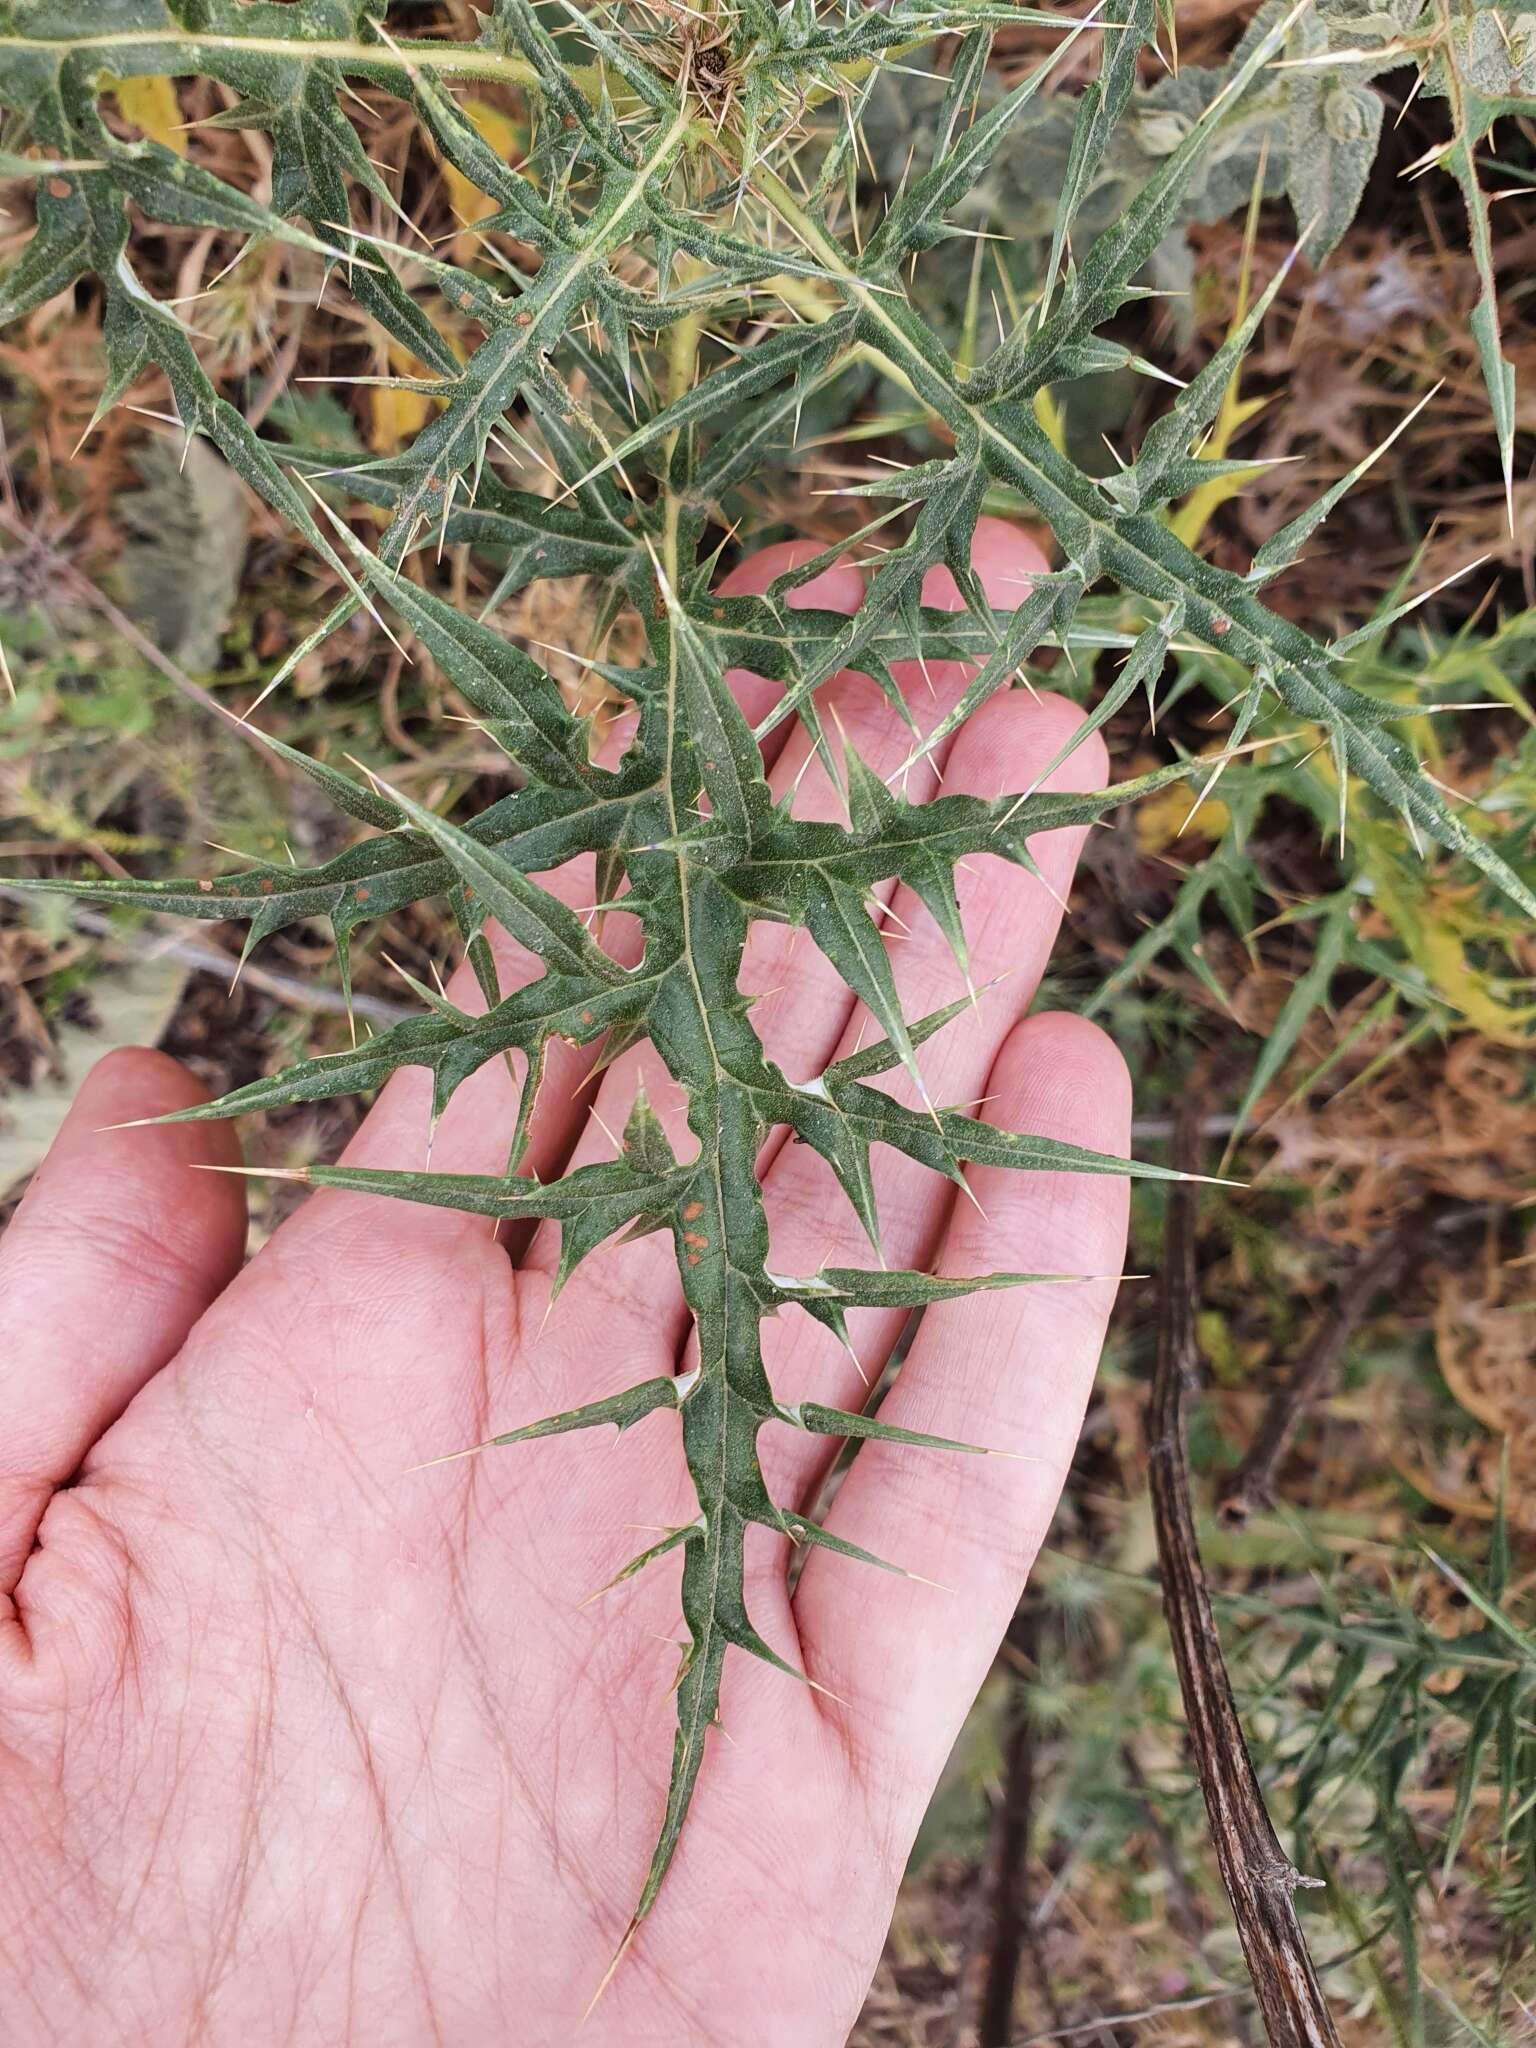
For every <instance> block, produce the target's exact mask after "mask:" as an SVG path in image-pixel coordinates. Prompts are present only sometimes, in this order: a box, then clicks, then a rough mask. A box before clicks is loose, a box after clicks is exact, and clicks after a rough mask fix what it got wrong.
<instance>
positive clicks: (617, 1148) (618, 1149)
mask: <svg viewBox="0 0 1536 2048" xmlns="http://www.w3.org/2000/svg"><path fill="white" fill-rule="evenodd" d="M587 1113H588V1115H589V1116H590V1117H591V1119H592V1121H593V1123H595V1124H596V1125H597V1128H598V1129H599V1130H600V1131H601V1132H602V1134H603V1136H604V1137H605V1138H606V1139H607V1140H608V1142H609V1144H610V1145H611V1146H612V1147H613V1150H614V1155H615V1157H617V1158H622V1157H623V1154H624V1147H623V1146H622V1145H621V1144H620V1143H619V1141H618V1139H617V1138H616V1137H615V1136H614V1135H613V1133H612V1131H610V1130H609V1128H608V1126H607V1125H606V1124H605V1123H604V1122H603V1120H602V1118H601V1117H600V1116H599V1115H598V1113H597V1104H596V1103H593V1105H592V1107H591V1109H590V1110H589V1111H588V1112H587Z"/></svg>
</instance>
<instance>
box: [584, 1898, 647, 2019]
mask: <svg viewBox="0 0 1536 2048" xmlns="http://www.w3.org/2000/svg"><path fill="white" fill-rule="evenodd" d="M639 1930H640V1922H639V1921H638V1920H631V1921H630V1923H629V1925H628V1927H627V1928H626V1929H625V1930H624V1939H623V1940H622V1941H621V1942H620V1943H619V1945H618V1947H617V1948H616V1949H615V1950H614V1952H613V1961H612V1962H611V1963H610V1964H609V1965H608V1967H607V1969H606V1970H604V1972H603V1974H602V1979H601V1981H600V1982H599V1984H598V1987H597V1989H596V1990H595V1991H594V1992H593V1994H592V1996H591V1998H590V1999H588V2001H587V2007H586V2010H585V2011H584V2012H583V2014H582V2016H581V2018H580V2019H579V2020H578V2021H577V2022H576V2024H577V2026H578V2027H584V2026H585V2025H586V2024H587V2021H588V2020H589V2019H591V2017H592V2015H593V2013H595V2012H596V2011H597V2007H598V2001H599V2000H600V1999H601V1998H602V1995H603V1993H604V1992H605V1991H606V1990H607V1989H608V1986H609V1985H610V1984H611V1983H612V1982H613V1979H614V1973H615V1972H616V1971H617V1969H618V1967H619V1965H620V1963H622V1962H623V1960H624V1958H625V1956H626V1954H627V1953H628V1951H629V1944H630V1943H631V1942H632V1941H633V1940H634V1938H635V1936H636V1934H637V1933H638V1932H639Z"/></svg>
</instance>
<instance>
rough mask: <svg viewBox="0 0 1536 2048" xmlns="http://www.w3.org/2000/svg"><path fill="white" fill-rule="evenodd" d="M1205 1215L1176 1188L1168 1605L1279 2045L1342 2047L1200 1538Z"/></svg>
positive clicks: (1153, 1432) (1164, 1511)
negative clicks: (1197, 1419)
mask: <svg viewBox="0 0 1536 2048" xmlns="http://www.w3.org/2000/svg"><path fill="white" fill-rule="evenodd" d="M1198 1117H1199V1110H1198V1091H1195V1090H1191V1091H1190V1094H1189V1095H1188V1096H1187V1097H1186V1099H1185V1106H1184V1110H1183V1113H1182V1114H1181V1116H1180V1119H1179V1125H1178V1129H1177V1131H1176V1133H1175V1138H1174V1146H1175V1163H1176V1164H1177V1165H1178V1166H1180V1167H1181V1168H1182V1169H1183V1170H1184V1171H1185V1172H1186V1173H1192V1172H1195V1171H1197V1170H1198V1165H1199V1156H1200V1146H1199V1138H1198ZM1195 1213H1196V1192H1195V1185H1194V1183H1193V1182H1191V1181H1187V1180H1186V1181H1179V1182H1177V1183H1175V1185H1174V1186H1173V1187H1172V1188H1171V1189H1170V1191H1169V1202H1168V1229H1167V1237H1166V1241H1165V1249H1164V1256H1163V1274H1162V1298H1161V1301H1160V1303H1159V1313H1158V1344H1157V1368H1156V1373H1155V1376H1154V1379H1153V1383H1152V1401H1151V1407H1150V1409H1149V1412H1148V1428H1149V1432H1150V1439H1151V1440H1150V1444H1149V1451H1150V1468H1151V1470H1150V1477H1151V1491H1152V1511H1153V1517H1154V1520H1155V1523H1156V1527H1157V1555H1158V1563H1159V1566H1160V1569H1161V1572H1162V1580H1163V1608H1164V1612H1165V1613H1166V1615H1167V1617H1168V1629H1169V1634H1170V1636H1171V1638H1172V1643H1173V1657H1174V1663H1175V1665H1176V1666H1177V1669H1178V1674H1179V1690H1180V1692H1181V1693H1182V1694H1183V1698H1184V1713H1185V1717H1186V1719H1187V1721H1188V1724H1189V1745H1190V1749H1191V1751H1192V1752H1193V1755H1194V1761H1195V1768H1196V1771H1197V1773H1198V1775H1199V1778H1200V1789H1201V1791H1202V1792H1203V1793H1204V1795H1205V1808H1206V1812H1207V1814H1208V1815H1209V1816H1210V1823H1211V1833H1212V1836H1213V1839H1214V1841H1215V1845H1216V1860H1217V1863H1218V1864H1219V1866H1220V1869H1221V1878H1222V1883H1223V1884H1224V1885H1225V1886H1226V1891H1227V1896H1228V1898H1229V1899H1230V1900H1231V1901H1232V1912H1233V1917H1234V1918H1235V1919H1236V1921H1237V1931H1238V1934H1239V1935H1240V1937H1241V1939H1242V1944H1243V1954H1244V1956H1245V1957H1246V1959H1247V1963H1248V1974H1249V1976H1250V1977H1251V1978H1252V1980H1253V1988H1254V1992H1255V1995H1256V1996H1257V1999H1258V2003H1259V2010H1260V2012H1261V2013H1262V2014H1263V2017H1264V2026H1265V2030H1266V2032H1267V2033H1268V2036H1269V2040H1270V2044H1271V2048H1339V2037H1338V2035H1337V2033H1336V2032H1335V2031H1334V2025H1333V2021H1332V2019H1331V2017H1330V2016H1329V2012H1328V2006H1327V2003H1326V2001H1325V1999H1324V1997H1323V1993H1322V1988H1321V1986H1320V1985H1319V1984H1318V1981H1317V1973H1316V1971H1315V1970H1314V1969H1313V1967H1312V1958H1311V1957H1310V1955H1309V1954H1308V1953H1307V1945H1306V1942H1305V1940H1304V1938H1303V1936H1302V1932H1301V1926H1300V1923H1299V1922H1298V1920H1297V1917H1296V1906H1295V1897H1294V1895H1295V1892H1296V1889H1297V1887H1298V1886H1302V1885H1308V1886H1310V1885H1315V1884H1317V1883H1318V1882H1319V1880H1318V1879H1316V1878H1308V1877H1303V1876H1302V1874H1301V1873H1300V1872H1299V1871H1298V1870H1296V1869H1295V1868H1294V1867H1293V1865H1292V1864H1291V1862H1290V1859H1289V1858H1288V1857H1287V1856H1286V1854H1285V1852H1284V1850H1283V1849H1282V1848H1281V1846H1280V1842H1279V1838H1278V1837H1277V1835H1276V1834H1275V1830H1274V1826H1273V1824H1272V1822H1271V1821H1270V1818H1269V1813H1268V1810H1267V1809H1266V1807H1265V1804H1264V1795H1263V1793H1262V1792H1261V1791H1260V1789H1259V1781H1258V1778H1257V1776H1256V1775H1255V1772H1254V1768H1253V1764H1252V1761H1251V1760H1250V1758H1249V1755H1248V1748H1247V1744H1246V1743H1245V1742H1244V1740H1243V1731H1242V1727H1241V1724H1240V1723H1239V1721H1238V1717H1237V1706H1236V1703H1235V1702H1234V1700H1233V1698H1232V1686H1231V1682H1230V1681H1229V1679H1228V1677H1227V1667H1226V1664H1225V1662H1224V1661H1223V1659H1222V1654H1221V1641H1220V1638H1219V1637H1218V1635H1217V1633H1216V1623H1215V1620H1214V1618H1213V1616H1212V1613H1211V1600H1210V1593H1209V1590H1208V1589H1207V1586H1206V1582H1205V1569H1204V1566H1203V1565H1202V1563H1201V1561H1200V1551H1199V1546H1198V1544H1197V1542H1196V1540H1195V1520H1194V1511H1193V1508H1192V1505H1191V1501H1190V1491H1189V1467H1188V1464H1187V1462H1186V1460H1185V1456H1184V1434H1183V1402H1184V1393H1185V1390H1186V1388H1189V1387H1191V1386H1194V1385H1195V1384H1197V1382H1198V1377H1199V1348H1198V1345H1197V1341H1196V1337H1195V1307H1196V1296H1195Z"/></svg>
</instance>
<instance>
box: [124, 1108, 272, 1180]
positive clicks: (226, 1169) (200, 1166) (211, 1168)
mask: <svg viewBox="0 0 1536 2048" xmlns="http://www.w3.org/2000/svg"><path fill="white" fill-rule="evenodd" d="M158 1122H159V1118H158V1117H153V1116H141V1117H139V1118H138V1119H137V1120H136V1121H135V1122H134V1123H131V1124H107V1125H105V1126H104V1128H105V1129H106V1130H109V1131H133V1130H137V1129H138V1127H139V1125H140V1124H153V1123H158ZM187 1164H188V1165H189V1166H190V1167H191V1168H192V1171H193V1172H194V1173H239V1174H243V1175H244V1176H245V1178H246V1179H247V1180H296V1181H299V1182H301V1183H302V1184H303V1185H304V1186H305V1187H308V1186H309V1168H308V1167H307V1166H215V1165H214V1164H213V1163H212V1161H211V1160H200V1159H191V1160H188V1162H187Z"/></svg>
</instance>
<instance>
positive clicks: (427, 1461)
mask: <svg viewBox="0 0 1536 2048" xmlns="http://www.w3.org/2000/svg"><path fill="white" fill-rule="evenodd" d="M496 1448H497V1442H496V1438H495V1437H493V1436H488V1437H487V1438H486V1440H485V1442H484V1443H483V1444H471V1445H470V1446H469V1448H468V1450H465V1451H445V1452H444V1453H443V1455H442V1457H440V1458H423V1459H422V1461H421V1463H420V1464H419V1465H407V1466H406V1467H405V1469H404V1472H403V1473H402V1475H401V1476H402V1477H404V1478H409V1477H410V1475H411V1474H412V1473H413V1472H430V1471H431V1470H432V1467H433V1466H434V1465H456V1464H458V1462H459V1461H460V1459H462V1458H478V1457H479V1455H480V1453H481V1452H482V1451H493V1450H495V1449H496Z"/></svg>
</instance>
